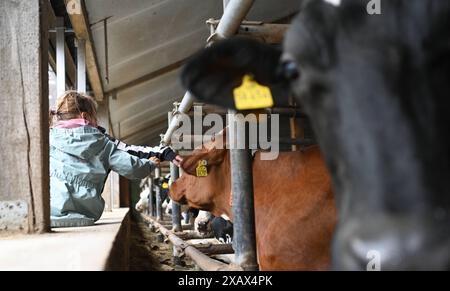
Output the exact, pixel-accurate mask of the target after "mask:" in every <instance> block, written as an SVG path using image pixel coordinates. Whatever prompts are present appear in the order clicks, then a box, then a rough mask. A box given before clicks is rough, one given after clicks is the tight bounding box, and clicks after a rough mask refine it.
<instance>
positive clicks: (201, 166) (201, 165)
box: [196, 160, 208, 177]
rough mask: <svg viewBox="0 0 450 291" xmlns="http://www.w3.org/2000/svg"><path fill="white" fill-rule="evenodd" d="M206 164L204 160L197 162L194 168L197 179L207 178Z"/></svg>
mask: <svg viewBox="0 0 450 291" xmlns="http://www.w3.org/2000/svg"><path fill="white" fill-rule="evenodd" d="M207 165H208V162H207V161H206V160H200V161H198V165H197V168H196V174H197V177H207V176H208V168H207V167H206V166H207Z"/></svg>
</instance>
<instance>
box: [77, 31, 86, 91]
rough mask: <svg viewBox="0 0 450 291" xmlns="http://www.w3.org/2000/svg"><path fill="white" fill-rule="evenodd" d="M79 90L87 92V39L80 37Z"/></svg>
mask: <svg viewBox="0 0 450 291" xmlns="http://www.w3.org/2000/svg"><path fill="white" fill-rule="evenodd" d="M77 45H78V49H77V91H78V92H80V93H85V92H86V41H85V40H84V39H79V40H78V41H77Z"/></svg>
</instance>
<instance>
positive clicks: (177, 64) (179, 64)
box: [105, 59, 186, 96]
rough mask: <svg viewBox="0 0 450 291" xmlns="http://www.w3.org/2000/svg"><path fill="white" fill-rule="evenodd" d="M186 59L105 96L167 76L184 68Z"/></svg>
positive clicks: (111, 91)
mask: <svg viewBox="0 0 450 291" xmlns="http://www.w3.org/2000/svg"><path fill="white" fill-rule="evenodd" d="M185 61H186V59H183V60H180V61H178V62H175V63H173V64H170V65H168V66H165V67H162V68H160V69H158V70H156V71H154V72H151V73H149V74H146V75H144V76H142V77H139V78H137V79H135V80H132V81H130V82H128V83H126V84H123V85H120V86H118V87H117V88H114V89H112V90H109V91H108V92H106V93H105V95H107V96H108V95H116V94H117V93H119V92H120V91H124V90H126V89H129V88H132V87H135V86H138V85H140V84H142V83H145V82H148V81H150V80H152V79H155V78H157V77H159V76H161V75H164V74H167V73H169V72H171V71H173V70H176V69H178V68H180V67H181V66H183V64H184V63H185Z"/></svg>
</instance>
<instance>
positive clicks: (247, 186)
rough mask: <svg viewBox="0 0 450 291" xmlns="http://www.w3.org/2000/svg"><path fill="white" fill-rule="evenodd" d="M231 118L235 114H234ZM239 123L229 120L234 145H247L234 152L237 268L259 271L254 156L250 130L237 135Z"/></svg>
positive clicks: (234, 234)
mask: <svg viewBox="0 0 450 291" xmlns="http://www.w3.org/2000/svg"><path fill="white" fill-rule="evenodd" d="M229 112H230V117H232V114H235V111H234V110H230V111H229ZM236 122H240V121H236V119H234V118H230V119H229V132H230V144H233V145H242V144H245V145H246V148H245V149H238V148H237V147H236V146H234V148H233V147H232V148H231V149H230V164H231V185H232V187H231V191H232V197H233V201H232V204H233V210H232V211H233V246H234V250H235V259H236V264H238V265H239V266H240V267H241V268H243V269H244V270H246V271H255V270H258V261H257V254H256V231H255V209H254V197H253V165H252V154H251V151H250V150H249V149H248V143H247V139H246V138H247V137H248V129H247V128H246V127H245V130H242V131H236V132H235V128H239V127H238V126H236Z"/></svg>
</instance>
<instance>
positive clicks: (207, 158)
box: [169, 134, 231, 217]
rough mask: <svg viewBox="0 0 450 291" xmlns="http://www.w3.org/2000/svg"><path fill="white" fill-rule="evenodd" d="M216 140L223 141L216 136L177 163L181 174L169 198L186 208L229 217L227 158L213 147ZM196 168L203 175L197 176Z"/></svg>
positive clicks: (226, 153) (223, 151) (220, 136)
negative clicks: (179, 165) (201, 170)
mask: <svg viewBox="0 0 450 291" xmlns="http://www.w3.org/2000/svg"><path fill="white" fill-rule="evenodd" d="M219 138H220V139H222V138H223V139H224V138H225V135H224V134H220V135H218V136H216V138H215V141H213V142H211V143H209V144H206V145H204V146H202V148H200V149H196V150H195V151H194V152H193V153H192V155H190V156H187V157H184V159H183V162H182V163H181V168H182V169H183V171H184V173H183V175H182V176H181V177H180V178H179V179H178V180H177V181H176V182H174V183H173V184H172V186H171V188H170V191H169V196H170V197H171V199H173V200H174V201H177V202H180V203H184V204H188V205H189V206H190V207H193V208H197V209H201V210H205V211H210V212H211V213H213V214H214V215H215V216H221V215H222V214H226V215H227V216H229V217H230V216H231V211H230V206H229V199H230V193H231V186H230V174H229V173H230V168H229V154H228V151H227V150H226V149H221V148H218V147H217V145H218V144H217V142H218V139H219ZM223 144H224V143H223ZM199 165H202V166H204V167H206V173H207V174H206V175H204V173H203V174H202V176H198V175H197V174H198V172H197V168H198V167H199Z"/></svg>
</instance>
